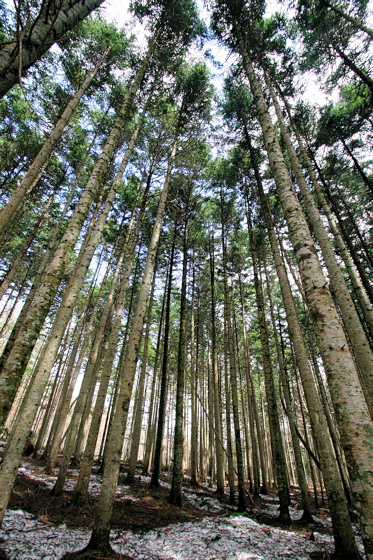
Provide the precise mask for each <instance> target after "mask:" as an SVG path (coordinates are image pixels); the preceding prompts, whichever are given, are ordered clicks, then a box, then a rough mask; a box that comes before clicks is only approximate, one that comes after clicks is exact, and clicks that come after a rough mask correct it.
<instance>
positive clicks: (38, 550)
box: [0, 463, 363, 560]
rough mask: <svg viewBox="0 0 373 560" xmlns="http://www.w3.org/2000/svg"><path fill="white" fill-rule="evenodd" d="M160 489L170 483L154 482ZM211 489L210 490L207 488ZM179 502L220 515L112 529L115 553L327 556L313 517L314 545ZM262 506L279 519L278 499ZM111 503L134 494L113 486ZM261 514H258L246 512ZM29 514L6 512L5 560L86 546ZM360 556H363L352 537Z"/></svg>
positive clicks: (95, 478)
mask: <svg viewBox="0 0 373 560" xmlns="http://www.w3.org/2000/svg"><path fill="white" fill-rule="evenodd" d="M19 472H20V473H23V474H24V475H26V476H28V477H30V478H32V479H34V480H38V481H40V482H42V483H44V484H46V486H47V487H48V488H53V486H54V484H55V481H56V478H57V477H52V476H49V475H45V474H44V473H43V471H42V469H40V468H38V467H35V466H33V465H31V464H29V463H23V464H22V467H21V468H20V469H19ZM77 475H78V472H77V471H76V470H73V469H70V470H69V478H67V479H66V484H65V486H64V489H65V490H70V491H71V490H73V489H74V486H75V483H76V479H77ZM101 480H102V478H101V477H100V476H99V475H95V474H94V475H92V476H91V481H90V485H89V492H90V494H92V495H93V496H98V494H99V492H100V488H101ZM141 481H142V482H145V483H149V482H150V477H146V476H141ZM160 484H161V485H162V486H163V487H165V488H168V489H169V488H170V484H169V483H167V482H163V481H160ZM209 489H210V490H211V488H209ZM183 492H184V496H185V498H186V499H187V500H188V501H189V502H190V503H191V504H193V505H194V506H195V507H198V508H200V509H205V510H207V511H211V512H215V513H216V512H219V511H224V514H223V515H222V517H216V518H209V517H207V518H204V519H203V520H201V521H198V522H197V521H196V522H188V523H178V524H173V525H169V526H167V527H163V528H160V529H156V530H152V531H147V532H145V531H144V532H136V533H132V532H131V531H119V530H115V531H112V533H111V542H112V545H113V548H114V549H115V550H116V551H117V552H121V553H123V554H127V555H128V556H130V557H131V558H133V560H249V559H251V560H286V559H291V560H309V558H310V557H309V553H311V552H316V551H319V552H321V551H328V552H333V550H334V544H333V537H332V536H331V535H330V534H327V535H326V534H323V533H319V532H318V531H317V525H318V526H319V527H330V526H331V521H330V519H321V518H319V517H315V516H314V521H315V528H314V533H313V535H314V539H315V540H314V541H310V540H309V538H307V537H306V536H303V535H299V534H297V533H294V532H290V531H284V530H282V529H278V528H275V527H269V526H266V525H261V524H259V523H257V522H255V521H254V520H252V519H250V518H249V517H247V516H246V515H238V514H236V513H232V514H231V515H229V510H228V509H227V508H230V509H232V506H226V505H224V506H223V505H222V504H221V503H220V502H219V501H218V500H217V499H216V498H215V497H213V496H211V497H209V496H206V494H205V492H206V490H205V489H204V488H202V489H193V490H191V489H189V488H184V489H183ZM261 498H262V499H263V500H264V501H265V502H266V509H265V511H266V513H267V514H268V513H269V514H271V515H273V516H274V517H275V516H277V515H278V514H279V511H278V506H279V501H278V498H276V497H272V496H265V495H261ZM116 499H117V500H120V501H125V500H137V499H138V498H137V494H136V491H134V490H133V489H132V488H131V487H129V486H125V485H118V488H117V493H116ZM260 511H261V513H263V511H262V510H255V509H251V510H250V512H251V514H255V512H260ZM290 513H291V517H292V519H293V521H296V520H298V519H300V518H301V516H302V513H303V511H302V510H298V509H296V508H294V507H291V508H290ZM43 521H44V520H43V518H42V517H41V518H40V519H37V518H36V517H35V516H33V515H32V514H30V513H27V512H24V511H21V510H15V511H14V510H13V511H12V510H8V511H7V512H6V514H5V517H4V521H3V524H2V527H0V540H2V541H3V542H2V543H1V545H0V548H1V549H3V550H4V551H5V552H6V554H7V556H8V558H9V560H59V559H60V558H62V556H63V555H64V554H66V552H72V551H75V550H80V549H82V548H84V547H85V546H86V544H87V543H88V541H89V536H90V531H88V530H87V529H85V528H82V529H68V528H67V527H66V526H65V525H60V526H55V525H52V524H51V523H48V522H46V523H44V522H43ZM358 543H359V549H360V552H363V547H362V543H361V539H360V538H359V537H358Z"/></svg>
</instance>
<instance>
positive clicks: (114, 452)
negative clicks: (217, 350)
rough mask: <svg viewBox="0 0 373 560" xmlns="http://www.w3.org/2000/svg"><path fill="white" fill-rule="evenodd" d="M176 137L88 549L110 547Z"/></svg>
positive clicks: (174, 147)
mask: <svg viewBox="0 0 373 560" xmlns="http://www.w3.org/2000/svg"><path fill="white" fill-rule="evenodd" d="M177 139H178V129H177V131H176V133H175V138H174V141H173V145H172V149H171V153H170V156H169V160H168V167H167V173H166V177H165V182H164V186H163V190H162V194H161V197H160V200H159V204H158V210H157V216H156V221H155V223H154V227H153V233H152V238H151V241H150V245H149V249H148V255H147V259H146V265H145V270H144V273H143V277H142V282H141V287H140V293H139V296H138V300H137V305H136V310H135V315H134V318H133V323H132V329H131V334H130V337H129V340H128V345H127V353H126V356H125V359H124V363H123V376H122V379H121V380H120V389H119V395H118V400H117V404H116V408H115V411H114V415H113V418H112V425H111V431H110V433H109V435H108V447H107V452H106V461H105V476H104V480H103V483H102V489H101V493H100V497H99V502H98V509H97V515H96V518H95V522H94V527H93V532H92V536H91V540H90V542H89V544H88V549H90V550H108V549H109V548H110V544H109V535H110V518H111V513H112V508H113V500H114V495H115V489H116V485H117V480H118V473H119V466H120V455H121V450H122V443H123V436H124V430H125V424H126V420H127V412H128V406H129V401H130V397H131V391H132V384H133V377H134V374H135V370H136V361H137V353H138V347H139V344H140V339H141V333H142V326H143V319H144V314H145V307H146V301H147V298H148V294H149V289H150V284H151V278H152V275H153V270H154V265H155V258H156V253H157V248H158V243H159V236H160V231H161V227H162V221H163V215H164V211H165V205H166V200H167V195H168V187H169V183H170V179H171V171H172V167H173V163H174V159H175V156H176V147H177Z"/></svg>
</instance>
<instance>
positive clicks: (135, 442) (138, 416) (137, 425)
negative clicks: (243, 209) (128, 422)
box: [127, 271, 156, 484]
mask: <svg viewBox="0 0 373 560" xmlns="http://www.w3.org/2000/svg"><path fill="white" fill-rule="evenodd" d="M155 278H156V272H155V271H154V278H153V285H152V289H151V294H150V297H149V303H148V315H147V319H146V331H145V337H144V348H143V353H142V364H141V369H140V378H139V385H138V388H137V397H136V401H137V402H136V406H135V408H134V419H135V421H134V424H133V430H132V433H131V452H130V457H129V463H128V476H127V482H128V483H129V484H131V483H132V482H133V481H134V479H135V471H136V465H137V456H138V453H139V447H140V436H141V427H142V425H141V420H142V408H143V404H144V403H143V401H144V390H145V376H146V366H147V360H148V351H149V339H150V325H151V316H152V311H153V298H154V289H155Z"/></svg>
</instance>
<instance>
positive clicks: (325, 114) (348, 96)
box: [316, 84, 372, 146]
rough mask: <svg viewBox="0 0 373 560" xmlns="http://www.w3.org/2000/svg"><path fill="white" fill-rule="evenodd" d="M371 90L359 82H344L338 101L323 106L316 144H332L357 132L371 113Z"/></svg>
mask: <svg viewBox="0 0 373 560" xmlns="http://www.w3.org/2000/svg"><path fill="white" fill-rule="evenodd" d="M371 110H372V107H371V92H370V91H369V89H368V87H367V86H365V85H363V84H359V85H358V86H354V85H351V84H346V85H344V86H343V87H342V88H341V98H340V100H339V102H338V103H336V104H333V103H330V104H329V105H327V106H325V107H323V109H322V112H321V118H320V120H319V123H318V131H317V135H316V145H317V146H319V145H321V144H326V145H329V146H330V145H332V144H334V143H335V142H336V141H338V140H346V139H347V138H350V137H351V136H353V135H354V134H356V133H357V132H359V131H360V130H361V128H362V126H363V124H364V122H365V120H366V119H367V118H368V117H369V116H370V114H371Z"/></svg>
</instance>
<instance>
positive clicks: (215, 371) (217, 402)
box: [210, 236, 224, 496]
mask: <svg viewBox="0 0 373 560" xmlns="http://www.w3.org/2000/svg"><path fill="white" fill-rule="evenodd" d="M210 285H211V357H212V382H213V383H212V385H213V387H212V388H213V391H214V424H215V449H216V492H217V494H219V495H220V496H223V495H224V449H223V445H222V441H223V430H222V417H221V408H222V404H221V398H220V383H219V368H218V349H217V341H216V302H215V259H214V247H213V244H212V239H211V236H210Z"/></svg>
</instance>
